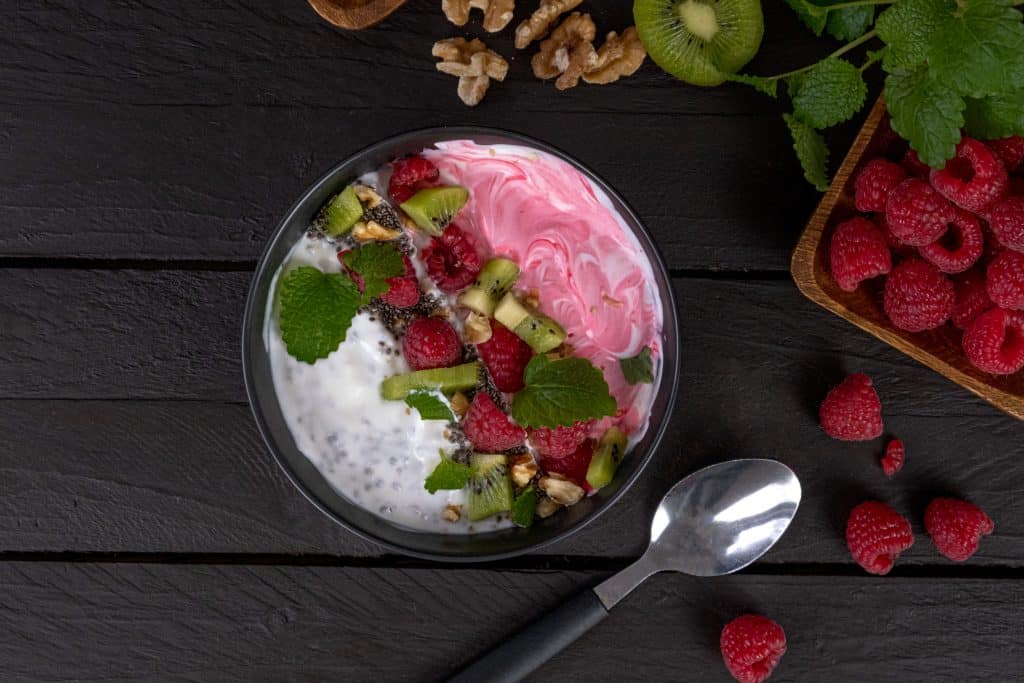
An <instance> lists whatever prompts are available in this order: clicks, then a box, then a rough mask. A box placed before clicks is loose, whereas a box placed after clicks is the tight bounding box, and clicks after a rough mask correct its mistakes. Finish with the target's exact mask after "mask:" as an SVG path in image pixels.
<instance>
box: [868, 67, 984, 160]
mask: <svg viewBox="0 0 1024 683" xmlns="http://www.w3.org/2000/svg"><path fill="white" fill-rule="evenodd" d="M928 71H929V70H928V69H927V68H926V67H924V66H921V67H918V68H917V69H915V70H914V71H901V72H897V73H893V74H889V76H887V77H886V79H885V92H886V103H887V104H888V107H889V115H890V116H891V122H892V128H893V130H895V131H896V132H897V133H899V134H900V135H901V136H902V137H904V138H906V139H907V140H908V141H909V142H910V146H911V147H912V148H913V149H914V151H915V152H917V155H918V156H919V157H920V158H921V161H923V162H924V163H926V164H928V165H929V166H931V167H932V168H941V167H942V166H943V165H944V164H945V163H946V160H947V159H950V158H952V157H953V155H954V154H955V153H956V145H957V143H959V142H960V129H961V128H962V127H963V125H964V114H963V111H964V107H965V102H964V99H963V98H962V97H960V95H958V94H957V93H956V92H954V91H952V90H950V89H949V88H947V87H946V86H944V85H943V84H942V83H939V82H938V81H936V80H934V79H933V78H931V75H930V74H929V72H928Z"/></svg>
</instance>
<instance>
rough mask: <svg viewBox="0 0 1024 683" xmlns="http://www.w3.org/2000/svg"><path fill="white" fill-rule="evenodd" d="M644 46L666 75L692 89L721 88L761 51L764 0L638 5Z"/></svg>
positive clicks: (647, 1)
mask: <svg viewBox="0 0 1024 683" xmlns="http://www.w3.org/2000/svg"><path fill="white" fill-rule="evenodd" d="M633 18H634V19H635V20H636V30H637V33H639V35H640V41H641V42H642V43H643V44H644V47H646V48H647V52H648V54H650V55H651V59H653V60H654V61H655V63H657V65H658V66H660V67H661V68H662V69H664V70H665V71H667V72H668V73H670V74H672V75H673V76H675V77H676V78H679V79H680V80H683V81H686V82H687V83H692V84H693V85H718V84H720V83H722V82H723V81H725V79H726V77H727V76H728V75H729V74H732V73H736V72H737V71H739V70H740V68H742V67H743V65H744V64H746V63H747V62H749V61H750V60H751V58H753V56H754V55H755V54H757V50H758V48H759V47H760V46H761V38H762V37H763V36H764V16H763V15H762V14H761V2H760V0H636V2H634V3H633Z"/></svg>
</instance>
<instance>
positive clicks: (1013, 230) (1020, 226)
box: [989, 138, 1024, 251]
mask: <svg viewBox="0 0 1024 683" xmlns="http://www.w3.org/2000/svg"><path fill="white" fill-rule="evenodd" d="M1021 139H1024V138H1021ZM989 225H990V226H991V227H992V233H993V234H994V235H995V237H996V240H997V241H998V242H999V244H1001V245H1003V246H1004V247H1006V248H1007V249H1013V250H1015V251H1024V197H1006V198H1005V199H1003V200H1001V201H999V202H997V203H996V204H995V205H994V206H993V207H992V214H991V218H990V220H989Z"/></svg>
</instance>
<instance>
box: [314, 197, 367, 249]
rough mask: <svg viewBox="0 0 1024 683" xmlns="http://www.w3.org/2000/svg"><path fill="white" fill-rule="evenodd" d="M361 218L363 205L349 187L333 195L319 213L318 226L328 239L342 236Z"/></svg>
mask: <svg viewBox="0 0 1024 683" xmlns="http://www.w3.org/2000/svg"><path fill="white" fill-rule="evenodd" d="M362 217H363V204H362V202H360V201H359V197H358V196H357V195H356V188H355V186H353V185H349V186H348V187H346V188H345V189H344V190H342V191H341V192H339V193H338V194H337V195H335V196H334V197H333V198H332V199H331V201H329V202H328V203H327V205H326V206H324V208H323V209H322V210H321V211H320V217H319V220H318V222H319V224H320V226H321V228H322V229H323V231H324V232H325V233H327V234H328V235H329V236H330V237H338V236H339V235H344V234H345V233H346V232H348V231H349V230H351V229H352V226H353V225H355V224H356V223H357V222H358V221H359V219H360V218H362Z"/></svg>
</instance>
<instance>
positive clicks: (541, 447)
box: [530, 422, 590, 458]
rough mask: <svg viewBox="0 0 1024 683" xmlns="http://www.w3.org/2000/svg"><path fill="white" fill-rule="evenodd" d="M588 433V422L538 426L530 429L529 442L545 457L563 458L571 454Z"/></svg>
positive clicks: (585, 438)
mask: <svg viewBox="0 0 1024 683" xmlns="http://www.w3.org/2000/svg"><path fill="white" fill-rule="evenodd" d="M588 433H590V423H589V422H577V423H575V424H574V425H573V426H571V427H555V428H554V429H548V428H547V427H538V428H536V429H534V430H531V431H530V443H532V444H533V447H534V448H536V449H537V452H538V453H540V454H541V455H543V456H544V457H545V458H548V457H551V458H564V457H565V456H567V455H570V454H572V452H573V451H575V450H576V449H577V448H579V446H580V444H582V443H583V442H584V441H586V440H587V434H588Z"/></svg>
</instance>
